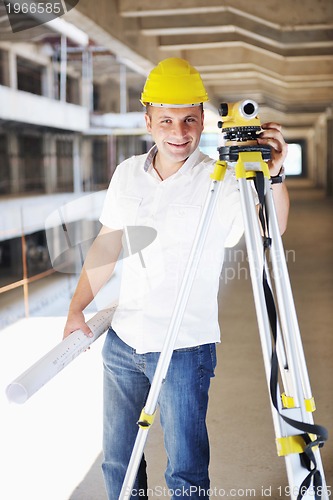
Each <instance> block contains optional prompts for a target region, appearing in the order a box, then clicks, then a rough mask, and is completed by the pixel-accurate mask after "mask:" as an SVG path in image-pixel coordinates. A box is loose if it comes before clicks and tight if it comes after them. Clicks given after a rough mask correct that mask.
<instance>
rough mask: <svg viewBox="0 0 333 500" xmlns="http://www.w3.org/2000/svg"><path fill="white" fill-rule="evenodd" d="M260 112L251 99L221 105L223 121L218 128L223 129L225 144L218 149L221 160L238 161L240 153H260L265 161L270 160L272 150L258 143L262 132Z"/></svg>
mask: <svg viewBox="0 0 333 500" xmlns="http://www.w3.org/2000/svg"><path fill="white" fill-rule="evenodd" d="M258 110H259V106H258V104H257V103H256V102H255V101H252V100H251V99H246V100H245V101H238V102H234V103H226V102H224V103H222V104H221V105H220V107H219V114H220V115H221V116H222V117H223V120H222V121H219V122H218V127H219V128H221V129H222V135H223V140H224V144H225V145H224V146H223V147H219V148H218V151H219V157H220V160H225V161H237V160H238V154H239V153H240V152H248V151H260V152H261V155H262V158H263V160H264V161H267V160H269V159H270V148H269V147H265V146H259V145H258V143H257V136H258V134H259V133H260V131H261V123H260V119H259V117H258Z"/></svg>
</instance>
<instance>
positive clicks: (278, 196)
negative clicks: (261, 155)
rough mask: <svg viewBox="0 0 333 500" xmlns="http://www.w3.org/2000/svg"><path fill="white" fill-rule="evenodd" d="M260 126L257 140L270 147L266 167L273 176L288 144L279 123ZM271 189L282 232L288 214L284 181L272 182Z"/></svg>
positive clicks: (277, 170) (281, 231) (285, 152)
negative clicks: (269, 157) (269, 155)
mask: <svg viewBox="0 0 333 500" xmlns="http://www.w3.org/2000/svg"><path fill="white" fill-rule="evenodd" d="M261 128H262V129H263V132H261V133H260V134H259V136H258V139H257V141H258V144H261V145H262V146H270V147H271V159H270V160H269V162H268V167H269V171H270V174H271V176H272V177H274V176H275V175H278V174H279V172H280V170H281V167H282V166H283V162H284V160H285V158H286V156H287V152H288V145H287V144H286V142H285V140H284V138H283V135H282V132H281V125H279V124H278V123H273V122H270V123H264V124H262V125H261ZM272 189H273V199H274V205H275V209H276V215H277V219H278V224H279V228H280V233H281V234H283V233H284V232H285V230H286V228H287V222H288V214H289V204H290V203H289V195H288V190H287V187H286V185H285V183H284V182H282V183H277V184H272Z"/></svg>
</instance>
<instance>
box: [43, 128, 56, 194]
mask: <svg viewBox="0 0 333 500" xmlns="http://www.w3.org/2000/svg"><path fill="white" fill-rule="evenodd" d="M43 151H44V156H43V163H44V172H45V192H46V193H47V194H51V193H55V192H56V191H57V152H56V139H55V136H54V135H52V134H45V135H44V137H43Z"/></svg>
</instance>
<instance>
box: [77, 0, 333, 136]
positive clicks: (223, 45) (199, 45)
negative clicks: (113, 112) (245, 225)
mask: <svg viewBox="0 0 333 500" xmlns="http://www.w3.org/2000/svg"><path fill="white" fill-rule="evenodd" d="M67 19H68V20H72V22H73V23H74V24H76V25H77V26H79V27H80V28H82V29H83V30H85V31H86V32H88V34H89V35H90V37H91V38H93V39H95V40H97V42H98V43H101V44H103V45H106V46H107V47H108V48H109V49H110V50H112V51H113V52H114V53H115V54H116V55H117V56H118V57H120V58H122V59H123V60H127V61H131V64H132V65H134V66H135V67H136V68H137V69H138V70H139V71H141V72H142V73H143V74H144V75H145V74H147V72H148V71H149V70H150V69H151V67H152V66H153V65H155V64H156V63H157V62H158V61H159V60H161V59H163V58H165V57H184V58H186V59H188V60H189V61H190V63H192V64H193V65H194V66H195V67H196V68H197V69H198V70H199V71H200V73H201V75H202V77H203V80H204V83H205V85H206V88H207V91H208V94H209V96H210V100H211V102H212V104H213V105H214V106H215V107H218V105H219V103H220V102H222V101H235V100H239V99H243V98H253V99H255V100H257V101H258V103H259V104H260V105H261V106H262V107H263V108H265V109H269V110H270V112H271V113H273V115H274V119H275V117H276V118H277V119H279V120H280V122H284V123H285V124H286V125H290V126H309V125H311V123H313V121H314V119H315V118H316V117H318V115H320V114H321V113H325V112H326V111H327V109H330V108H331V106H332V103H333V1H332V0H316V1H313V0H265V2H263V1H258V2H254V1H249V0H182V1H181V2H180V1H179V0H159V1H158V2H156V3H155V4H154V3H153V2H152V1H151V0H119V1H118V2H116V1H114V0H97V2H96V3H95V4H94V3H92V2H91V1H89V0H80V2H79V3H78V5H77V7H76V9H73V10H72V11H71V12H70V13H68V17H67ZM141 85H142V82H140V86H141Z"/></svg>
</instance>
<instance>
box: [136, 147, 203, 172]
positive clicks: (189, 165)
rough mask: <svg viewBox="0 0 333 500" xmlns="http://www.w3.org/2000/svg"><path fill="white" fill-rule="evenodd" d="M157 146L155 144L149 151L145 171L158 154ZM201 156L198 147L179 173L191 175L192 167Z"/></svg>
mask: <svg viewBox="0 0 333 500" xmlns="http://www.w3.org/2000/svg"><path fill="white" fill-rule="evenodd" d="M157 151H158V150H157V146H156V144H154V146H153V147H152V148H151V149H150V150H149V151H148V154H147V158H146V160H145V163H144V166H143V168H144V171H145V172H148V170H149V167H151V166H152V163H153V160H154V158H155V156H156V154H157ZM199 156H200V149H199V147H197V149H196V150H195V151H193V153H192V154H191V155H190V156H189V157H188V158H187V160H186V161H185V163H184V164H183V165H182V166H181V168H180V169H179V170H178V173H180V174H182V175H189V174H190V172H191V169H192V168H193V167H194V166H195V165H196V164H197V162H198V159H199Z"/></svg>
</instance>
